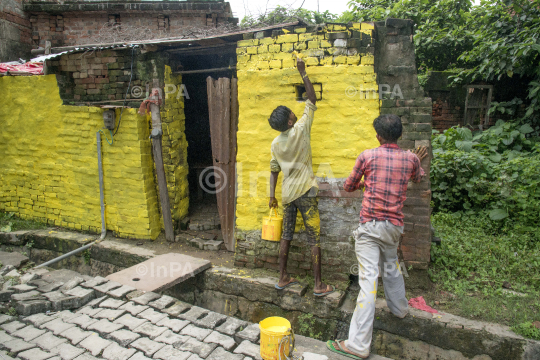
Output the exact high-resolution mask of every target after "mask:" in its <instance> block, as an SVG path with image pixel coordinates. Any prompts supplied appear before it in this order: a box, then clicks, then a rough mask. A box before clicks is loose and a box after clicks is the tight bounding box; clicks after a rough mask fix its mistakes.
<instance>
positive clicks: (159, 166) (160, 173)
mask: <svg viewBox="0 0 540 360" xmlns="http://www.w3.org/2000/svg"><path fill="white" fill-rule="evenodd" d="M155 89H156V88H154V89H152V92H154V90H155ZM155 98H159V97H156V96H154V97H153V100H156V99H155ZM150 112H151V115H152V133H153V135H154V133H155V132H157V133H159V135H157V134H156V135H154V136H152V151H153V153H154V163H155V165H156V177H157V181H158V187H159V198H160V202H161V213H162V215H163V225H164V227H165V238H166V239H167V241H169V242H174V227H173V223H172V215H171V205H170V200H169V190H168V188H167V178H166V176H165V167H164V165H163V149H162V135H161V133H162V130H161V114H160V112H159V105H157V104H153V103H150Z"/></svg>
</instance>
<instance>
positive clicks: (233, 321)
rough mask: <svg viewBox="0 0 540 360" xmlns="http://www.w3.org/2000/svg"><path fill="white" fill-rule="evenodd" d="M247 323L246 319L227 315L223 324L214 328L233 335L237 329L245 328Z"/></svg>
mask: <svg viewBox="0 0 540 360" xmlns="http://www.w3.org/2000/svg"><path fill="white" fill-rule="evenodd" d="M248 325H249V323H248V322H247V321H243V320H240V319H237V318H233V317H230V316H228V317H227V320H225V322H224V323H223V324H221V325H220V326H218V327H217V328H216V330H217V331H219V332H220V333H223V334H226V335H229V336H233V335H234V334H236V332H237V331H238V330H240V331H241V330H243V329H245V328H246V327H247V326H248Z"/></svg>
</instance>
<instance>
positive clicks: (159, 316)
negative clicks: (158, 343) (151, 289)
mask: <svg viewBox="0 0 540 360" xmlns="http://www.w3.org/2000/svg"><path fill="white" fill-rule="evenodd" d="M137 316H138V317H140V318H143V319H146V320H148V321H150V322H151V323H152V324H157V323H158V322H160V321H161V320H163V319H165V318H167V317H168V316H167V314H164V313H162V312H159V311H155V310H154V309H146V310H144V311H143V312H141V313H139V314H138V315H137Z"/></svg>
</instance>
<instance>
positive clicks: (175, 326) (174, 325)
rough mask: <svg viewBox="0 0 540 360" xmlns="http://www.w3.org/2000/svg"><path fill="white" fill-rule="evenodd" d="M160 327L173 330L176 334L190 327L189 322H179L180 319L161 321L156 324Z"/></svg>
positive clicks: (164, 319)
mask: <svg viewBox="0 0 540 360" xmlns="http://www.w3.org/2000/svg"><path fill="white" fill-rule="evenodd" d="M156 325H158V326H166V327H168V328H169V329H171V330H172V331H174V332H176V333H177V332H179V331H180V330H182V329H183V328H185V327H186V326H188V325H189V321H187V320H178V319H169V318H163V319H161V320H160V321H158V322H157V323H156Z"/></svg>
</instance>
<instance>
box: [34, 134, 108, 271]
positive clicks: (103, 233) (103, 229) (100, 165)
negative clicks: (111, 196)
mask: <svg viewBox="0 0 540 360" xmlns="http://www.w3.org/2000/svg"><path fill="white" fill-rule="evenodd" d="M96 138H97V154H98V169H99V201H100V204H101V236H100V237H99V239H97V240H96V241H93V242H92V243H90V244H88V245H84V246H82V247H80V248H78V249H75V250H73V251H70V252H68V253H67V254H64V255H60V256H59V257H57V258H55V259H52V260H49V261H47V262H45V263H43V264H41V265H38V266H36V267H35V269H37V268H40V267H44V266H49V265H52V264H55V263H57V262H59V261H61V260H64V259H66V258H68V257H70V256H72V255H75V254H78V253H80V252H81V251H84V250H86V249H89V248H91V247H92V246H93V245H95V244H98V243H100V242H101V241H102V240H103V239H105V236H106V235H107V229H106V227H105V196H104V195H103V162H102V161H101V134H100V132H99V131H98V132H97V133H96Z"/></svg>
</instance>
